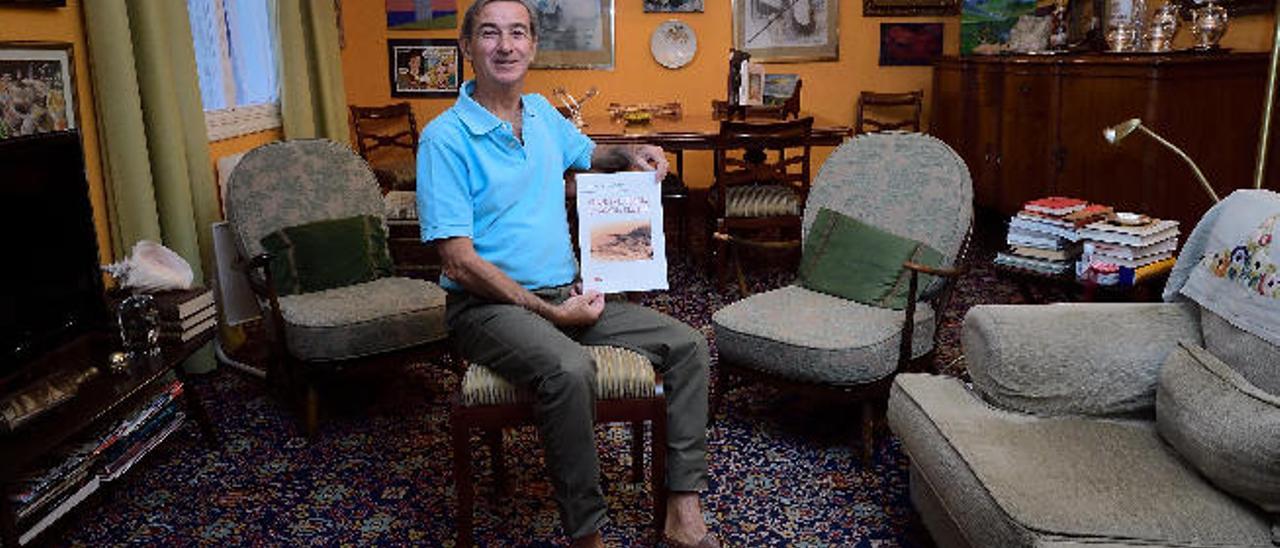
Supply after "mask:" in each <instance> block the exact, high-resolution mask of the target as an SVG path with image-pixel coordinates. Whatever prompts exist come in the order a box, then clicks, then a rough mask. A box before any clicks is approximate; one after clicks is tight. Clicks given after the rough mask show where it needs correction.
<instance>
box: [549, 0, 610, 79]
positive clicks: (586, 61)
mask: <svg viewBox="0 0 1280 548" xmlns="http://www.w3.org/2000/svg"><path fill="white" fill-rule="evenodd" d="M531 5H532V7H533V8H534V12H535V13H534V14H533V15H534V17H537V18H538V56H537V57H535V58H534V59H533V65H531V66H532V68H536V69H548V68H550V69H560V68H571V69H612V68H613V0H557V1H554V2H552V1H540V2H532V3H531Z"/></svg>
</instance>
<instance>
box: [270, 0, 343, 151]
mask: <svg viewBox="0 0 1280 548" xmlns="http://www.w3.org/2000/svg"><path fill="white" fill-rule="evenodd" d="M275 14H276V18H277V20H276V24H277V28H278V29H279V30H280V41H279V48H280V51H279V55H277V57H276V58H277V59H279V60H280V74H281V78H280V81H281V85H280V117H281V118H282V121H283V122H284V135H285V137H286V138H288V139H306V138H312V137H323V138H326V139H330V140H333V141H337V142H339V143H349V142H350V137H349V135H350V130H349V129H348V125H347V104H346V103H347V99H346V98H347V93H346V89H345V87H344V86H343V82H342V55H341V53H340V52H339V51H338V25H337V19H336V14H335V12H334V9H333V2H330V1H327V0H276V10H275Z"/></svg>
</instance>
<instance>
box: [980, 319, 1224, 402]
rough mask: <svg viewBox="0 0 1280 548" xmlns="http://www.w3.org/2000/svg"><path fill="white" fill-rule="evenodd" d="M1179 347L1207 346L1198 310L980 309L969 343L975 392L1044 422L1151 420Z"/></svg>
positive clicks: (988, 399)
mask: <svg viewBox="0 0 1280 548" xmlns="http://www.w3.org/2000/svg"><path fill="white" fill-rule="evenodd" d="M1179 340H1186V341H1191V342H1195V343H1196V344H1202V341H1201V334H1200V315H1199V309H1198V308H1197V307H1196V306H1195V305H1194V304H1191V303H1152V304H1109V303H1085V304H1053V305H980V306H975V307H973V308H972V309H970V310H969V313H968V314H967V315H966V316H965V319H964V328H963V332H962V335H961V342H962V344H963V347H964V355H965V359H966V362H967V367H968V370H969V374H970V376H971V377H972V379H973V385H974V389H975V390H976V391H977V392H978V393H979V394H980V395H982V397H983V398H985V399H986V400H987V401H989V402H991V403H992V404H995V405H997V406H1000V407H1004V408H1007V409H1012V410H1017V411H1022V412H1025V413H1031V414H1036V415H1070V414H1087V415H1123V414H1133V413H1149V412H1150V411H1151V410H1152V408H1153V406H1154V405H1155V387H1156V382H1157V379H1158V376H1159V372H1160V367H1161V365H1163V363H1164V360H1165V358H1166V357H1167V356H1168V354H1169V352H1170V351H1172V350H1173V348H1174V346H1175V344H1176V343H1177V341H1179Z"/></svg>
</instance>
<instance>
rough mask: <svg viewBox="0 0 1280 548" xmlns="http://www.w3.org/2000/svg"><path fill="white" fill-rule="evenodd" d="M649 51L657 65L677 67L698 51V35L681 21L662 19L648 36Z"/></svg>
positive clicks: (683, 64) (670, 67)
mask: <svg viewBox="0 0 1280 548" xmlns="http://www.w3.org/2000/svg"><path fill="white" fill-rule="evenodd" d="M649 51H650V52H651V53H653V60H654V61H657V62H658V64H659V65H662V66H664V67H667V68H669V69H678V68H680V67H683V66H685V65H687V64H689V62H690V61H692V60H693V55H694V54H695V53H697V51H698V37H697V36H695V35H694V34H693V29H692V28H691V27H689V25H686V24H685V23H684V22H683V21H678V20H675V19H671V20H668V21H663V22H662V24H661V25H658V28H656V29H653V35H652V36H650V37H649Z"/></svg>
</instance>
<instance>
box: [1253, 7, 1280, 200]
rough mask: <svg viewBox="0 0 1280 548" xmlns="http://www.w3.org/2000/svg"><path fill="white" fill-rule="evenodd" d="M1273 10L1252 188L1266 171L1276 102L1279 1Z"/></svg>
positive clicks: (1279, 32)
mask: <svg viewBox="0 0 1280 548" xmlns="http://www.w3.org/2000/svg"><path fill="white" fill-rule="evenodd" d="M1273 4H1274V5H1275V11H1274V12H1273V13H1272V22H1273V23H1275V27H1276V30H1275V34H1273V35H1272V36H1271V64H1270V65H1269V66H1268V69H1267V91H1266V94H1265V95H1264V98H1263V102H1262V129H1261V130H1259V132H1258V133H1259V135H1258V162H1257V164H1256V165H1255V166H1254V170H1253V188H1262V179H1263V177H1264V176H1265V175H1266V171H1267V151H1268V150H1269V149H1270V146H1269V145H1270V144H1271V110H1272V107H1274V106H1275V103H1276V100H1275V99H1276V67H1277V65H1280V2H1273Z"/></svg>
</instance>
